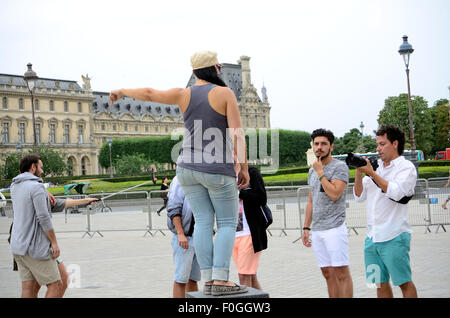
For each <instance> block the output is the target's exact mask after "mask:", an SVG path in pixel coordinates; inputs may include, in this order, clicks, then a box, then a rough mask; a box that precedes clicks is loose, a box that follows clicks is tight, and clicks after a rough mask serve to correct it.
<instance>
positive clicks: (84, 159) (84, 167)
mask: <svg viewBox="0 0 450 318" xmlns="http://www.w3.org/2000/svg"><path fill="white" fill-rule="evenodd" d="M81 174H82V175H83V176H85V175H86V158H85V157H83V158H81Z"/></svg>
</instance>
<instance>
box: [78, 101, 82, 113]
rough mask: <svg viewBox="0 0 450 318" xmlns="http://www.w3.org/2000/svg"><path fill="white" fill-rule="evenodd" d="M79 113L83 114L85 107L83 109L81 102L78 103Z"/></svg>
mask: <svg viewBox="0 0 450 318" xmlns="http://www.w3.org/2000/svg"><path fill="white" fill-rule="evenodd" d="M78 112H79V113H82V112H83V107H82V105H81V103H80V102H78Z"/></svg>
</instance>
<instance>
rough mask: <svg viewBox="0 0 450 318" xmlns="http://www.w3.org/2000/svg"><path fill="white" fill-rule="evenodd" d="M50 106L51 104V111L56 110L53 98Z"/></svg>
mask: <svg viewBox="0 0 450 318" xmlns="http://www.w3.org/2000/svg"><path fill="white" fill-rule="evenodd" d="M49 106H50V107H49V109H50V111H51V112H52V111H54V110H55V103H54V102H53V101H52V100H50V102H49Z"/></svg>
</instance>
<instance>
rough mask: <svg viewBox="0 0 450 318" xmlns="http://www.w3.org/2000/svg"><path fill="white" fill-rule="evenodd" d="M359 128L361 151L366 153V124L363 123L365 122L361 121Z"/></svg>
mask: <svg viewBox="0 0 450 318" xmlns="http://www.w3.org/2000/svg"><path fill="white" fill-rule="evenodd" d="M359 128H361V152H362V153H365V152H366V149H364V133H363V129H364V124H363V122H361V124H360V125H359Z"/></svg>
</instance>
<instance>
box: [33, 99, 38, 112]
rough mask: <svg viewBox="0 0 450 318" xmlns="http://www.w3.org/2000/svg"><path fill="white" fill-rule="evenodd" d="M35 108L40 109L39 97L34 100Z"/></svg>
mask: <svg viewBox="0 0 450 318" xmlns="http://www.w3.org/2000/svg"><path fill="white" fill-rule="evenodd" d="M34 109H35V110H39V99H35V100H34Z"/></svg>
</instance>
